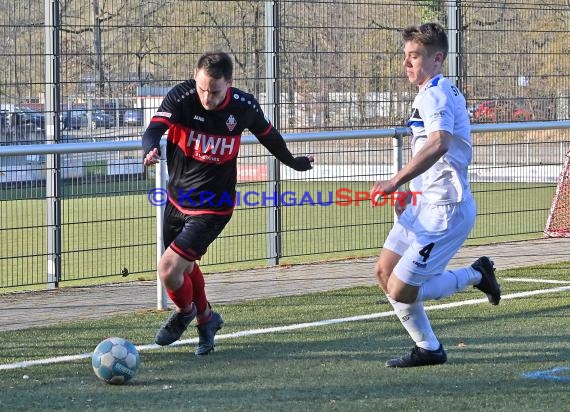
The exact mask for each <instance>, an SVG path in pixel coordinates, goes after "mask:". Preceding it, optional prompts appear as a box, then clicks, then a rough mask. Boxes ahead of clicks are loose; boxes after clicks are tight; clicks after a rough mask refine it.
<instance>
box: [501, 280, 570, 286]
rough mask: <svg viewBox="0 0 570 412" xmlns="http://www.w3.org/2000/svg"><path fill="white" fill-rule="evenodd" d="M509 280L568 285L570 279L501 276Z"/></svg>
mask: <svg viewBox="0 0 570 412" xmlns="http://www.w3.org/2000/svg"><path fill="white" fill-rule="evenodd" d="M500 280H506V281H508V282H523V283H524V282H528V283H554V284H559V285H568V284H570V280H551V279H533V278H501V279H500Z"/></svg>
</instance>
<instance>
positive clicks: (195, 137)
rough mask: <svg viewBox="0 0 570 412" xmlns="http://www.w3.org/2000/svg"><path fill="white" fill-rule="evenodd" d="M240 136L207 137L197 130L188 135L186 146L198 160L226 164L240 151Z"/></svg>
mask: <svg viewBox="0 0 570 412" xmlns="http://www.w3.org/2000/svg"><path fill="white" fill-rule="evenodd" d="M239 145H240V136H239V135H237V136H216V135H209V136H208V135H206V134H205V133H200V132H197V131H195V130H190V131H189V133H188V141H187V143H186V146H187V147H188V148H189V149H190V150H191V151H192V155H193V157H194V158H196V159H200V160H206V161H211V162H215V163H218V162H224V161H227V160H230V159H233V158H234V157H235V156H236V155H237V152H238V150H239Z"/></svg>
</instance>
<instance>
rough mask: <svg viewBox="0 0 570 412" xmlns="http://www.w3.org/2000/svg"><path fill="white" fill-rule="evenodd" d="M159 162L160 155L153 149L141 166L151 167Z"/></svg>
mask: <svg viewBox="0 0 570 412" xmlns="http://www.w3.org/2000/svg"><path fill="white" fill-rule="evenodd" d="M158 162H160V154H159V153H158V149H157V148H156V147H155V148H154V149H152V150H151V151H150V152H148V153H147V155H146V156H145V157H144V159H143V164H144V165H145V166H151V165H154V164H157V163H158Z"/></svg>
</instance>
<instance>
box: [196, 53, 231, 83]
mask: <svg viewBox="0 0 570 412" xmlns="http://www.w3.org/2000/svg"><path fill="white" fill-rule="evenodd" d="M196 69H198V70H204V71H205V72H206V73H207V74H208V76H210V77H213V78H214V79H221V78H224V79H226V80H231V79H232V76H233V73H234V64H233V62H232V58H231V57H230V55H229V54H227V53H225V52H222V51H214V52H207V53H204V54H203V55H201V56H200V58H199V59H198V63H197V64H196Z"/></svg>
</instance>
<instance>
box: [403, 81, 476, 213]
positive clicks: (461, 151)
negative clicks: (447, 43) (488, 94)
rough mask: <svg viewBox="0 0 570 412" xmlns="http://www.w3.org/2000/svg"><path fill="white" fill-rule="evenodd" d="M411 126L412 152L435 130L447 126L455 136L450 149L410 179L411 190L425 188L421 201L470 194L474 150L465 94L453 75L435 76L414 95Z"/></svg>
mask: <svg viewBox="0 0 570 412" xmlns="http://www.w3.org/2000/svg"><path fill="white" fill-rule="evenodd" d="M408 126H409V127H410V128H411V129H412V142H411V146H412V156H414V155H415V154H416V153H417V152H418V151H419V150H420V149H421V148H422V147H423V145H424V144H425V143H426V140H427V136H428V135H429V134H430V133H432V132H436V131H440V130H443V131H446V132H449V133H450V134H451V135H452V136H453V139H451V142H450V145H449V149H448V151H447V153H446V154H444V155H443V156H442V157H441V158H440V159H439V160H438V161H437V162H436V163H435V164H434V165H433V166H432V167H430V168H429V169H428V170H427V171H425V172H424V173H422V174H421V175H419V176H418V177H416V178H414V179H413V180H412V181H411V182H410V189H411V190H413V191H418V192H421V195H420V196H419V199H420V201H422V202H427V203H431V204H441V205H443V204H450V203H456V202H461V201H462V200H463V199H465V198H466V197H470V196H471V190H470V188H469V177H468V175H467V167H468V165H469V164H470V163H471V158H472V155H473V151H472V147H471V127H470V123H469V115H468V113H467V108H466V104H465V97H464V96H463V94H462V93H461V92H460V91H459V90H458V89H457V88H456V87H455V86H454V85H453V84H452V83H451V82H450V81H449V79H447V78H445V77H443V76H442V75H437V76H435V77H434V78H433V79H431V80H430V81H429V82H428V83H427V84H426V85H425V86H423V87H422V88H421V89H420V91H419V92H418V95H417V96H416V98H415V99H414V103H413V104H412V115H411V116H410V119H409V120H408Z"/></svg>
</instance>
